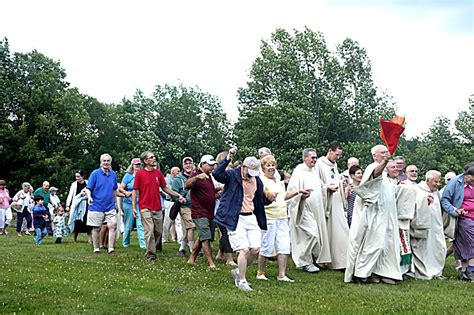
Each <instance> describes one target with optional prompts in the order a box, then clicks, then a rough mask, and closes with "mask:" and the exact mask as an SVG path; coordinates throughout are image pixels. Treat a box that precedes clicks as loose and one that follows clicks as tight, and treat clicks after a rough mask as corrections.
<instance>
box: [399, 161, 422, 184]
mask: <svg viewBox="0 0 474 315" xmlns="http://www.w3.org/2000/svg"><path fill="white" fill-rule="evenodd" d="M406 177H407V178H406V179H405V180H404V181H401V182H402V183H404V184H416V181H417V179H418V167H416V165H408V166H407V174H406Z"/></svg>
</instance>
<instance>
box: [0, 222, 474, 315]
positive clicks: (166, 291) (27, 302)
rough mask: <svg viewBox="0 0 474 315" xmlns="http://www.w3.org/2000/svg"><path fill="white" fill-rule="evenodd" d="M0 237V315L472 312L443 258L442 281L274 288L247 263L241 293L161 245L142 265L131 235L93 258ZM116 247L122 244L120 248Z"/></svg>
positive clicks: (80, 251)
mask: <svg viewBox="0 0 474 315" xmlns="http://www.w3.org/2000/svg"><path fill="white" fill-rule="evenodd" d="M9 231H10V234H9V235H8V236H1V237H0V248H1V251H2V259H1V261H0V312H1V313H14V312H16V313H43V312H44V313H46V314H48V313H79V312H93V313H125V314H128V313H198V314H200V313H208V314H210V313H233V314H235V313H244V312H245V313H251V312H256V313H331V312H341V313H342V312H344V313H367V312H373V313H407V312H408V313H414V312H416V313H452V314H469V313H470V314H474V284H472V283H466V282H460V281H458V280H457V279H456V275H457V274H456V271H455V269H454V262H453V259H452V257H450V259H448V261H447V263H446V265H447V267H446V269H445V276H446V277H447V278H448V280H445V281H439V280H438V281H415V280H410V281H404V282H402V283H400V284H398V285H395V286H389V285H383V284H370V285H356V284H344V283H343V273H342V272H336V271H327V270H323V271H321V272H320V273H318V274H307V273H304V272H301V271H298V270H296V269H295V268H294V265H293V264H292V263H291V264H290V266H289V268H288V272H287V274H288V276H289V277H291V278H293V279H295V280H296V282H295V283H278V282H277V281H276V280H275V277H276V275H277V264H276V262H272V263H270V264H269V265H268V270H267V276H268V277H269V278H270V277H271V279H270V281H267V282H265V281H263V282H262V281H258V280H256V279H255V277H254V275H255V273H256V268H257V266H256V264H255V263H254V264H253V265H252V266H251V267H250V268H249V271H248V274H247V279H248V280H249V281H250V282H251V284H252V287H253V288H254V291H253V292H250V293H244V292H241V291H239V290H237V288H236V287H235V286H234V282H233V279H232V277H231V276H230V270H231V268H230V267H228V266H225V265H224V264H223V263H221V262H219V263H218V266H219V268H220V269H219V270H217V271H210V270H208V269H207V264H206V263H205V261H204V259H203V258H199V259H198V264H197V266H195V267H190V266H188V265H187V264H186V260H185V259H184V258H182V257H178V256H176V251H177V249H178V245H177V243H165V244H164V249H163V252H162V253H159V254H158V260H157V262H156V263H155V264H150V263H148V262H147V261H145V259H144V257H143V255H144V254H143V252H142V251H141V250H140V249H139V248H138V245H137V241H136V236H135V235H133V236H135V237H133V236H132V245H131V246H130V247H129V248H122V247H121V246H117V250H116V251H117V256H115V257H111V256H108V255H107V254H106V253H105V252H103V253H101V254H100V255H93V254H92V247H91V245H89V244H87V243H86V239H85V236H82V238H81V239H80V240H81V242H79V243H73V242H72V238H70V237H69V238H66V239H65V240H63V244H61V245H56V244H54V239H53V238H52V237H46V238H45V240H44V241H43V245H41V246H40V247H36V246H35V245H34V242H33V238H32V237H26V236H22V237H18V236H17V235H16V233H14V230H13V229H9ZM120 244H121V243H120Z"/></svg>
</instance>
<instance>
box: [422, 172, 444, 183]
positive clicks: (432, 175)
mask: <svg viewBox="0 0 474 315" xmlns="http://www.w3.org/2000/svg"><path fill="white" fill-rule="evenodd" d="M435 177H441V173H440V172H438V171H437V170H429V171H428V172H426V175H425V180H426V181H428V180H430V179H432V178H435Z"/></svg>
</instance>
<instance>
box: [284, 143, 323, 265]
mask: <svg viewBox="0 0 474 315" xmlns="http://www.w3.org/2000/svg"><path fill="white" fill-rule="evenodd" d="M316 159H317V154H316V150H315V149H312V148H308V149H304V150H303V163H301V164H299V165H298V166H296V168H295V170H294V171H293V174H292V175H291V179H290V182H289V183H288V189H287V193H286V199H287V200H289V201H288V214H289V216H290V236H291V257H292V258H293V262H294V263H295V265H296V267H297V268H299V269H301V270H303V271H306V272H309V273H315V272H318V271H319V268H318V267H316V266H315V264H314V263H317V264H320V265H322V264H329V263H331V251H330V245H329V237H328V230H327V225H326V214H325V202H326V192H324V194H323V184H322V182H321V179H320V178H319V174H318V171H317V170H316V169H315V167H314V166H315V165H316Z"/></svg>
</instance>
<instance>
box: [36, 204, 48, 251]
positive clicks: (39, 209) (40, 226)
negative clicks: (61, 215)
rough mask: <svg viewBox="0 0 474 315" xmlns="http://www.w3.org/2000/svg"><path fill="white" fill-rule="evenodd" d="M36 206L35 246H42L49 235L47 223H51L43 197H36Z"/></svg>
mask: <svg viewBox="0 0 474 315" xmlns="http://www.w3.org/2000/svg"><path fill="white" fill-rule="evenodd" d="M34 200H35V206H34V208H33V226H34V228H35V233H36V236H35V244H36V245H38V246H39V245H41V241H42V240H43V238H44V237H45V236H46V234H48V231H47V229H46V222H48V221H49V211H48V209H46V207H45V206H44V198H43V196H41V195H38V196H35V197H34Z"/></svg>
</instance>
